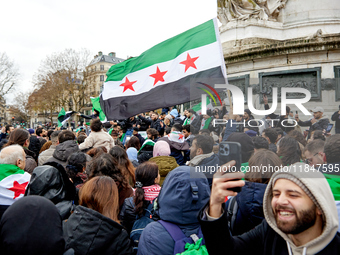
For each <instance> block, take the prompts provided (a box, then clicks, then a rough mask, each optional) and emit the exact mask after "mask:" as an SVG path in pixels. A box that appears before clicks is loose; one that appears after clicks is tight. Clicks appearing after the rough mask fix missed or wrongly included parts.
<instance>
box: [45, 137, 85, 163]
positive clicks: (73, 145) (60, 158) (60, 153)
mask: <svg viewBox="0 0 340 255" xmlns="http://www.w3.org/2000/svg"><path fill="white" fill-rule="evenodd" d="M77 151H79V146H78V144H77V142H76V141H74V140H68V141H65V142H63V143H60V144H58V145H57V147H56V148H55V151H54V152H53V157H51V158H50V159H48V160H47V161H46V163H48V162H57V163H59V164H61V165H62V166H63V167H64V168H65V167H66V165H67V164H66V161H67V159H68V157H69V156H70V155H71V154H72V153H74V152H77Z"/></svg>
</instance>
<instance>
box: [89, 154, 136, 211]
mask: <svg viewBox="0 0 340 255" xmlns="http://www.w3.org/2000/svg"><path fill="white" fill-rule="evenodd" d="M87 169H88V170H89V172H90V174H89V179H92V178H94V177H96V176H102V175H106V176H109V177H111V178H112V179H113V180H114V181H115V182H116V185H117V187H118V192H119V208H120V209H121V207H122V206H123V203H124V200H125V198H128V197H131V196H133V189H132V187H131V186H130V185H129V181H128V179H127V178H126V175H124V173H123V170H121V169H120V168H119V167H118V161H117V159H115V158H114V157H113V156H111V155H110V154H108V153H103V154H100V155H98V156H96V157H95V158H94V159H93V160H92V161H91V162H90V163H89V164H88V168H87Z"/></svg>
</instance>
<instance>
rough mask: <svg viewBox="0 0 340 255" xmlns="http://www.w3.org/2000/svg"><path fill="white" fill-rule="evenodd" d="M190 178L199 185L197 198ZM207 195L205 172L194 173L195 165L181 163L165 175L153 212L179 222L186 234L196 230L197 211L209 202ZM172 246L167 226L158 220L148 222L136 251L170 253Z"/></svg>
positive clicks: (147, 254) (146, 254) (143, 254)
mask: <svg viewBox="0 0 340 255" xmlns="http://www.w3.org/2000/svg"><path fill="white" fill-rule="evenodd" d="M190 171H192V172H191V173H190ZM193 177H196V178H193ZM191 182H194V184H195V185H197V187H198V200H197V201H195V199H194V196H193V194H192V191H191ZM209 197H210V187H209V184H208V181H207V179H206V178H205V177H204V175H203V174H202V173H195V172H194V168H190V167H189V166H180V167H177V168H176V169H174V170H172V171H171V172H170V173H169V174H168V176H167V177H166V178H165V181H164V184H163V186H162V190H161V192H160V193H159V196H158V201H157V203H158V210H156V213H157V214H158V216H159V217H160V219H161V220H164V221H168V222H171V223H174V224H176V225H178V226H179V227H180V228H181V230H182V231H183V233H184V234H185V235H186V236H187V237H189V236H190V235H192V234H197V233H198V230H199V224H198V219H197V213H198V211H199V209H200V208H201V207H202V206H204V204H206V203H207V202H208V200H209ZM174 247H175V241H174V240H173V239H172V237H171V236H170V234H169V233H168V232H167V230H166V229H165V228H164V227H163V226H162V225H161V224H160V223H159V222H151V223H150V224H148V225H147V226H146V228H145V229H144V231H143V233H142V235H141V238H140V240H139V247H138V253H137V254H139V255H159V254H162V255H172V254H173V252H174Z"/></svg>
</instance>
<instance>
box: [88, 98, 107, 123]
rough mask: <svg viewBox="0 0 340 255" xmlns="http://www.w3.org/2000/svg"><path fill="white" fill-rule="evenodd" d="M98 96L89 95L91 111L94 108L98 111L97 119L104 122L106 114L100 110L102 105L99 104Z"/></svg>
mask: <svg viewBox="0 0 340 255" xmlns="http://www.w3.org/2000/svg"><path fill="white" fill-rule="evenodd" d="M99 100H100V98H99V97H91V102H92V111H93V110H96V111H97V112H98V113H99V119H100V120H101V121H102V122H106V121H107V119H106V116H105V113H104V112H103V110H102V107H101V106H100V101H99Z"/></svg>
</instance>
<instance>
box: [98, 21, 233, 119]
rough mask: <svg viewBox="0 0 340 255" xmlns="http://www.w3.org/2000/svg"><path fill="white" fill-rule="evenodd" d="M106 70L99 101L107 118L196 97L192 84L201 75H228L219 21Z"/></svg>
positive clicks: (216, 77) (220, 77) (219, 77)
mask: <svg viewBox="0 0 340 255" xmlns="http://www.w3.org/2000/svg"><path fill="white" fill-rule="evenodd" d="M106 75H107V80H106V82H105V83H104V89H103V92H102V94H101V97H100V104H101V108H102V109H103V111H104V112H105V115H106V117H107V118H108V119H109V120H111V119H125V118H128V117H131V116H134V115H135V114H138V113H141V112H145V111H148V110H151V109H157V108H162V107H168V106H173V105H176V104H181V103H185V102H188V101H191V100H192V99H193V98H195V99H196V98H199V97H200V95H201V93H202V91H199V89H197V90H198V91H197V92H195V90H191V88H192V87H193V83H195V86H197V82H200V81H204V79H214V81H216V82H217V81H219V82H222V83H224V82H225V78H226V71H225V63H224V57H223V52H222V47H221V44H220V41H219V31H218V26H217V20H216V19H212V20H209V21H207V22H205V23H203V24H201V25H199V26H196V27H194V28H192V29H189V30H187V31H185V32H183V33H181V34H179V35H177V36H174V37H172V38H170V39H168V40H166V41H163V42H161V43H159V44H157V45H155V46H154V47H152V48H150V49H149V50H147V51H145V52H144V53H142V54H141V55H140V56H139V57H135V58H130V59H128V60H125V61H123V62H121V63H119V64H116V65H113V66H112V67H111V68H110V69H109V71H108V72H107V74H106ZM215 84H217V83H215ZM196 94H197V95H196Z"/></svg>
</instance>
